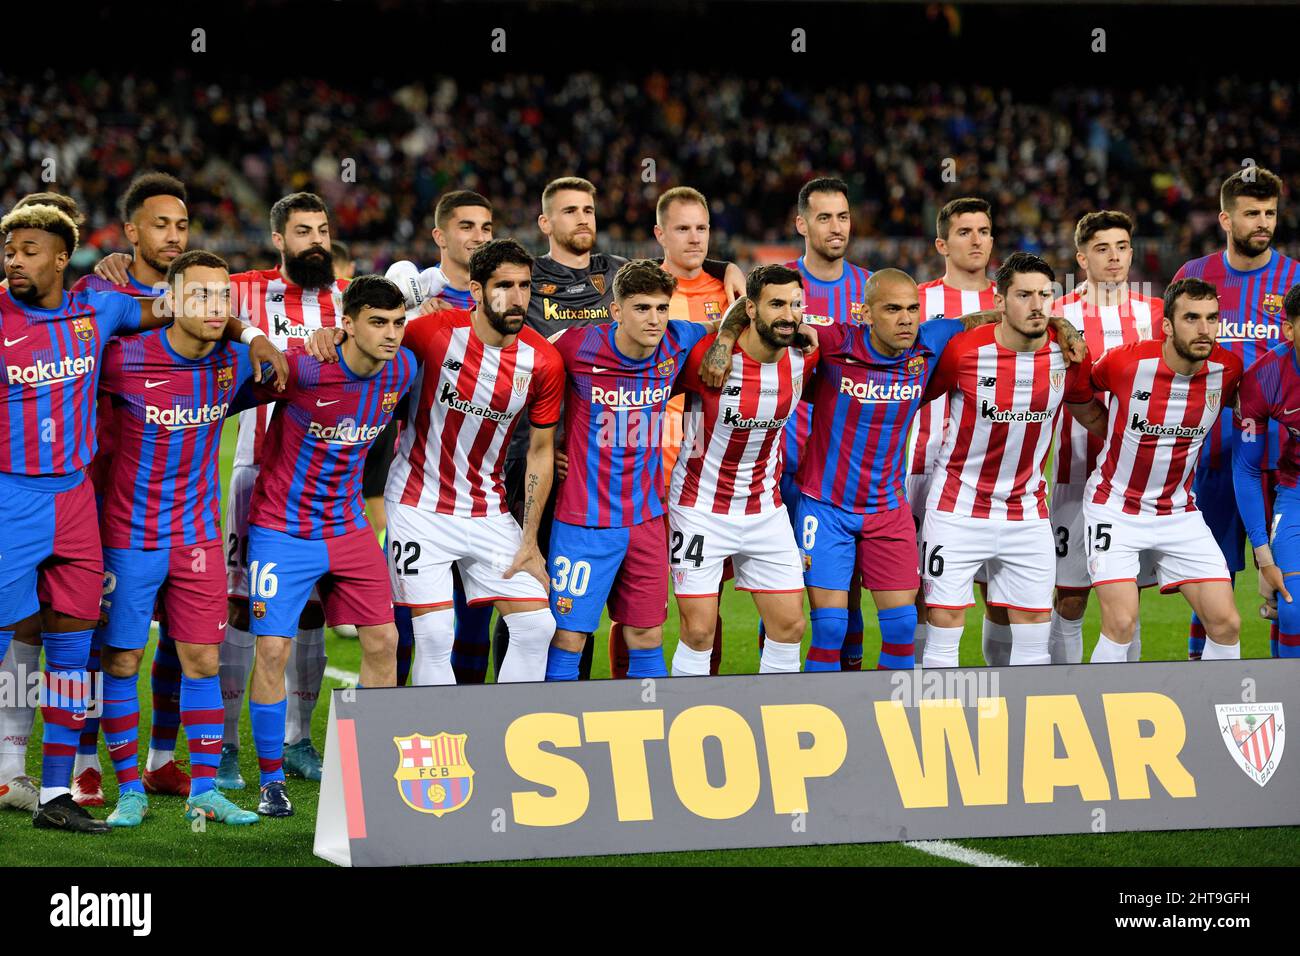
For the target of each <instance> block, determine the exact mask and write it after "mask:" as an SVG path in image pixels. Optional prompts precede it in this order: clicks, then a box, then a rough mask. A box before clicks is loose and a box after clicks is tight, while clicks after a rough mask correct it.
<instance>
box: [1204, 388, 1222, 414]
mask: <svg viewBox="0 0 1300 956" xmlns="http://www.w3.org/2000/svg"><path fill="white" fill-rule="evenodd" d="M1205 404H1206V405H1208V406H1209V408H1210V411H1212V412H1217V411H1218V410H1219V390H1218V389H1217V388H1216V389H1214V390H1213V391H1207V392H1206V393H1205Z"/></svg>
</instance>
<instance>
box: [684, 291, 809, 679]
mask: <svg viewBox="0 0 1300 956" xmlns="http://www.w3.org/2000/svg"><path fill="white" fill-rule="evenodd" d="M746 291H747V293H748V300H747V302H746V305H745V308H746V314H747V316H748V318H749V320H750V324H749V325H748V326H747V327H746V328H745V330H744V331H743V332H742V333H741V334H740V337H739V338H738V339H737V341H736V344H735V346H734V349H733V351H732V354H731V362H730V369H729V372H728V375H727V378H726V381H724V382H723V385H722V388H721V389H717V388H709V387H706V386H705V385H704V383H703V381H702V380H701V379H700V375H699V369H700V366H701V364H702V363H703V360H704V356H705V353H706V352H707V351H708V349H709V347H710V346H711V345H712V344H713V340H714V338H715V336H713V335H710V336H707V337H705V338H704V339H702V340H701V341H700V342H699V344H697V345H696V346H695V348H694V349H692V350H691V352H690V355H689V356H688V357H687V359H686V367H685V369H684V370H683V371H682V374H681V375H680V377H679V378H678V379H677V383H676V387H677V389H679V390H682V391H685V392H686V394H687V403H686V409H685V419H684V420H685V432H684V434H683V437H682V448H683V449H684V452H683V455H682V457H681V458H680V459H679V460H678V463H677V468H676V470H674V471H673V472H672V487H671V490H670V492H669V497H668V525H669V529H670V531H671V541H670V544H669V553H670V555H671V557H670V561H671V567H672V574H673V587H674V590H675V591H676V593H677V608H678V610H679V612H680V614H681V631H680V639H679V641H678V643H677V650H676V651H675V652H674V654H673V661H672V674H673V676H678V675H691V674H697V675H704V674H708V673H710V672H711V651H712V647H711V645H713V644H714V641H715V637H714V635H715V631H716V627H717V619H718V586H719V584H720V583H721V581H722V577H723V564H724V563H725V562H726V561H727V560H728V559H730V560H731V561H732V562H733V564H734V566H735V574H736V589H737V590H742V591H749V592H750V593H751V594H753V596H754V605H755V606H756V607H757V608H758V613H759V615H760V616H761V617H762V619H763V622H764V626H765V628H766V633H767V640H766V641H765V642H764V644H763V651H762V657H761V659H760V661H759V671H760V673H795V672H798V670H799V648H800V643H801V642H802V640H803V630H804V617H803V566H802V559H801V558H800V556H799V548H798V545H796V544H795V540H794V532H793V530H792V529H791V522H790V519H789V517H788V516H787V515H786V513H785V504H784V503H783V502H782V500H781V488H780V484H781V451H782V448H781V437H782V434H783V431H784V429H785V423H786V421H787V420H788V419H789V417H790V415H791V414H792V413H793V412H794V409H795V408H796V406H797V405H798V403H799V399H800V396H801V393H802V392H803V382H804V377H805V374H806V368H807V369H810V368H811V364H812V363H813V362H815V357H814V356H805V355H804V354H803V353H802V351H801V350H800V349H799V348H798V347H795V343H796V339H797V338H798V336H799V333H800V326H801V315H802V303H803V288H802V279H801V276H800V274H799V273H798V272H797V271H796V270H794V269H791V268H789V267H787V266H779V265H768V266H761V267H759V268H758V269H755V270H754V271H753V272H751V273H750V274H749V279H748V287H747V290H746Z"/></svg>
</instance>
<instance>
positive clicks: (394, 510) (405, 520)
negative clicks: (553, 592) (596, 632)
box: [385, 500, 546, 607]
mask: <svg viewBox="0 0 1300 956" xmlns="http://www.w3.org/2000/svg"><path fill="white" fill-rule="evenodd" d="M385 506H386V509H387V513H388V547H387V549H386V550H387V552H388V578H389V581H391V582H392V585H393V603H394V604H399V605H406V606H409V607H437V606H438V605H442V604H448V605H449V604H451V599H452V577H451V566H452V563H453V562H455V564H456V566H457V567H458V568H459V569H460V579H461V582H462V583H463V584H464V585H465V597H466V599H467V600H468V601H469V603H470V604H487V603H489V602H492V601H541V602H543V603H545V602H546V589H545V588H543V587H542V584H541V582H540V581H538V580H537V578H535V577H533V576H532V575H531V574H529V573H527V572H525V571H520V572H517V573H516V574H515V575H514V576H513V577H511V578H506V577H504V576H503V575H504V574H505V572H506V571H507V569H509V567H510V565H511V564H513V563H514V560H515V555H516V554H518V553H519V543H520V541H521V539H522V537H523V533H522V532H521V531H520V530H519V523H518V522H517V521H515V519H514V516H512V515H509V514H496V515H483V516H482V517H478V518H462V517H458V516H456V515H445V514H438V513H437V512H436V511H428V510H425V509H422V508H415V507H413V506H411V505H404V504H400V503H398V502H394V501H392V500H389V501H386V502H385Z"/></svg>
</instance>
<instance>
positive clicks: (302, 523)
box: [249, 349, 416, 538]
mask: <svg viewBox="0 0 1300 956" xmlns="http://www.w3.org/2000/svg"><path fill="white" fill-rule="evenodd" d="M288 359H289V381H288V383H287V384H286V385H285V390H284V391H283V392H273V391H271V390H270V389H266V388H263V387H262V386H258V387H257V389H256V392H257V393H258V395H259V397H264V398H267V399H273V400H274V401H275V402H276V407H275V414H274V415H273V416H272V417H271V424H270V427H269V428H267V431H266V437H265V438H264V439H263V445H262V457H261V462H262V468H261V471H260V473H259V474H258V476H257V482H256V484H254V485H253V497H252V504H251V505H250V511H249V522H250V523H252V524H255V525H258V526H260V527H263V528H269V529H270V530H272V531H283V532H285V533H286V534H291V535H293V536H294V537H296V538H333V537H337V536H338V535H341V534H347V533H348V532H349V531H356V530H359V529H361V528H365V527H367V524H366V517H365V512H364V510H363V505H362V501H361V472H362V469H363V467H364V465H365V463H366V452H367V451H369V449H370V445H371V443H372V442H374V440H375V439H376V438H377V437H378V436H379V433H380V432H381V431H383V430H384V426H385V425H387V424H388V423H389V421H391V420H392V417H393V411H394V409H396V408H397V403H398V401H399V400H400V399H401V397H402V396H403V395H405V394H406V390H407V389H409V388H410V387H411V383H412V382H413V381H414V380H415V371H416V361H415V356H414V355H412V354H411V353H410V352H409V351H407V350H406V349H398V350H397V355H396V356H394V357H393V359H391V360H390V361H389V362H388V363H386V364H385V365H384V367H383V368H381V369H380V370H379V371H378V372H376V373H375V374H374V375H372V376H370V377H369V378H362V377H361V376H359V375H357V374H356V373H355V372H353V371H352V370H351V369H350V368H348V365H347V362H346V361H345V360H344V359H343V356H342V355H341V354H340V356H339V361H338V362H337V363H330V364H326V363H323V362H319V361H317V360H316V359H314V358H312V357H311V356H310V355H308V354H307V353H306V352H302V351H298V350H296V349H295V350H294V351H292V352H290V353H289V355H288Z"/></svg>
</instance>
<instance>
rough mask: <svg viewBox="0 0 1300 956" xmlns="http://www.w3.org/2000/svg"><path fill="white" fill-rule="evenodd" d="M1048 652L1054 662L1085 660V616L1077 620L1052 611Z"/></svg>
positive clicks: (1067, 662)
mask: <svg viewBox="0 0 1300 956" xmlns="http://www.w3.org/2000/svg"><path fill="white" fill-rule="evenodd" d="M1048 653H1049V654H1050V655H1051V657H1052V663H1053V664H1078V663H1079V662H1080V661H1082V660H1083V618H1079V619H1078V620H1077V621H1075V620H1071V619H1070V618H1068V617H1061V615H1059V614H1057V613H1056V612H1055V611H1053V612H1052V636H1051V637H1050V638H1049V639H1048Z"/></svg>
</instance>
